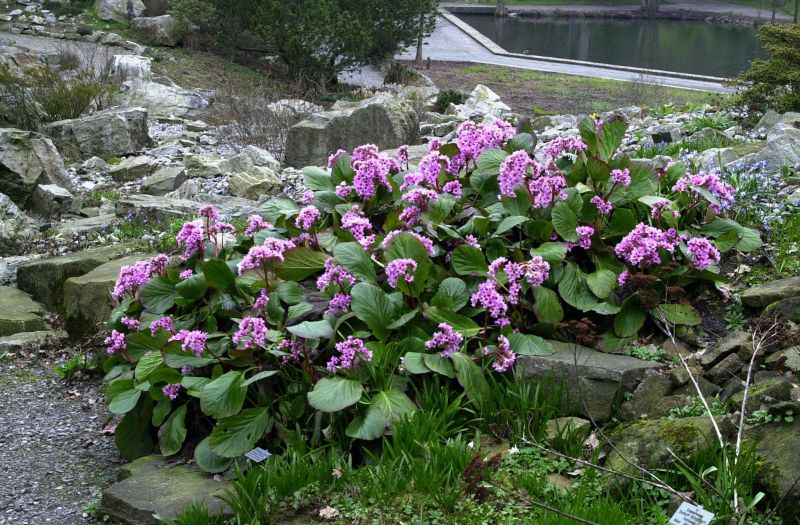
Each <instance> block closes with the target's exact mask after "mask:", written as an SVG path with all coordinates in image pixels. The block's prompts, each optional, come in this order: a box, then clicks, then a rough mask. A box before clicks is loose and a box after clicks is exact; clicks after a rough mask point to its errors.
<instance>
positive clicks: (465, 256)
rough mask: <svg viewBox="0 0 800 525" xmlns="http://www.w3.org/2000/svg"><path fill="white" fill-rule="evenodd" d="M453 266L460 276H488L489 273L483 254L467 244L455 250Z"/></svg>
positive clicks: (452, 260)
mask: <svg viewBox="0 0 800 525" xmlns="http://www.w3.org/2000/svg"><path fill="white" fill-rule="evenodd" d="M451 264H452V265H453V270H455V272H456V273H457V274H458V275H479V276H486V274H487V272H488V271H489V266H488V265H487V264H486V258H485V257H484V256H483V252H482V251H481V250H479V249H478V248H476V247H474V246H468V245H466V244H462V245H461V246H459V247H458V248H456V249H455V250H453V256H452V259H451Z"/></svg>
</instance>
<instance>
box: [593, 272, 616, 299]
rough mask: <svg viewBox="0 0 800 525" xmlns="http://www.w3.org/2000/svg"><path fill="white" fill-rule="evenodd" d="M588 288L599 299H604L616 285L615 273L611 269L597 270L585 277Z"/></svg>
mask: <svg viewBox="0 0 800 525" xmlns="http://www.w3.org/2000/svg"><path fill="white" fill-rule="evenodd" d="M586 284H587V285H588V286H589V289H590V290H591V291H592V293H593V294H595V295H596V296H597V297H599V298H600V299H605V298H607V297H608V296H609V295H611V292H613V291H614V288H616V287H617V274H615V273H614V272H612V271H611V270H597V271H596V272H593V273H590V274H589V275H588V276H587V277H586Z"/></svg>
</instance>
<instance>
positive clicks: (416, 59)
mask: <svg viewBox="0 0 800 525" xmlns="http://www.w3.org/2000/svg"><path fill="white" fill-rule="evenodd" d="M424 28H425V13H421V14H420V15H419V34H418V35H417V56H416V57H414V62H416V63H417V64H421V63H422V40H423V38H422V37H423V34H422V33H423V31H424Z"/></svg>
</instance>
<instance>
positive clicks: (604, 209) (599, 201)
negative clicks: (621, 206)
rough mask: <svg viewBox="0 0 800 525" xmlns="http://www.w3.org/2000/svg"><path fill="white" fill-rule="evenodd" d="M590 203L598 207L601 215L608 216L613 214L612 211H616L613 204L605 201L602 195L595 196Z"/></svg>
mask: <svg viewBox="0 0 800 525" xmlns="http://www.w3.org/2000/svg"><path fill="white" fill-rule="evenodd" d="M589 202H591V203H592V204H594V205H595V206H597V211H599V212H600V214H601V215H608V214H609V213H611V210H613V209H614V206H613V205H612V204H611V202H609V201H604V200H603V198H602V197H601V196H600V195H595V196H594V197H592V200H590V201H589Z"/></svg>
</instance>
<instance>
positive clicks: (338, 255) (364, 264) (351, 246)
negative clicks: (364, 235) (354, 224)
mask: <svg viewBox="0 0 800 525" xmlns="http://www.w3.org/2000/svg"><path fill="white" fill-rule="evenodd" d="M333 258H334V260H335V261H336V262H337V263H338V264H340V265H341V266H343V267H344V268H345V269H346V270H347V271H348V272H350V273H352V274H353V275H354V276H356V277H358V278H359V279H361V280H363V281H368V282H371V283H374V282H375V277H376V274H375V261H373V260H372V258H371V257H370V256H369V254H368V253H367V251H366V250H364V248H363V247H362V246H361V245H360V244H358V243H357V242H343V243H341V244H337V245H336V247H335V248H334V249H333Z"/></svg>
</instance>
